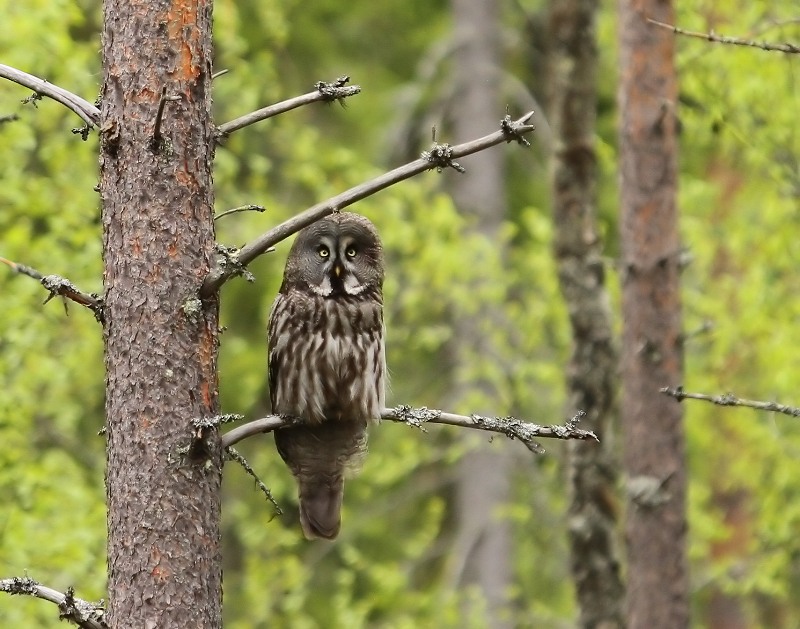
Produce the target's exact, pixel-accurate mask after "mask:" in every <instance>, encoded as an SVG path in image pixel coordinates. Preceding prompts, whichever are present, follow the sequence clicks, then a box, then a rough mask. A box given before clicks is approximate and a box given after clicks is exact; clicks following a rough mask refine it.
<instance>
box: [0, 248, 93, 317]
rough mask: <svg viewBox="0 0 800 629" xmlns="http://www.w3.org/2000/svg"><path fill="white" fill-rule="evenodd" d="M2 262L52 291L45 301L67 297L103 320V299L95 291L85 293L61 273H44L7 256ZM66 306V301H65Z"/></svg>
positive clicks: (0, 259) (1, 259)
mask: <svg viewBox="0 0 800 629" xmlns="http://www.w3.org/2000/svg"><path fill="white" fill-rule="evenodd" d="M0 263H3V264H6V265H8V266H9V267H11V269H12V270H13V271H14V272H15V273H19V274H20V275H27V276H28V277H32V278H33V279H35V280H38V281H39V283H40V284H41V285H42V286H44V287H45V288H46V289H47V290H48V292H49V293H50V294H49V295H48V297H47V299H45V300H44V303H47V302H48V301H50V300H51V299H53V297H56V296H59V297H65V298H66V299H70V300H72V301H74V302H75V303H77V304H80V305H81V306H86V307H87V308H88V309H89V310H91V311H92V312H94V317H95V319H97V320H98V321H99V322H101V323H102V321H103V300H102V298H101V297H99V296H98V295H97V294H95V293H85V292H83V291H82V290H80V289H79V288H78V287H77V286H75V285H74V284H73V283H72V282H70V281H69V280H67V279H64V278H63V277H61V276H59V275H42V274H41V273H40V272H39V271H37V270H36V269H34V268H31V267H29V266H25V265H24V264H17V263H16V262H12V261H11V260H7V259H6V258H0ZM65 307H66V303H65Z"/></svg>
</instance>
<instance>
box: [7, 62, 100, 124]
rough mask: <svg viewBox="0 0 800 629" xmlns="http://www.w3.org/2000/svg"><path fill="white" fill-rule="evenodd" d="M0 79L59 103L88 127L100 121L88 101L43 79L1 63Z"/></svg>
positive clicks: (97, 111)
mask: <svg viewBox="0 0 800 629" xmlns="http://www.w3.org/2000/svg"><path fill="white" fill-rule="evenodd" d="M0 77H2V78H4V79H8V80H9V81H13V82H14V83H18V84H19V85H22V86H24V87H28V88H30V89H32V90H33V91H34V92H36V93H37V94H41V95H42V96H47V97H49V98H52V99H53V100H54V101H56V102H59V103H61V104H62V105H64V107H66V108H67V109H69V110H71V111H73V112H75V113H76V114H77V115H78V116H80V118H81V120H83V121H84V122H85V123H86V125H87V126H89V127H94V126H95V125H97V124H98V123H99V121H100V110H99V109H98V108H97V107H95V106H94V105H92V103H90V102H89V101H88V100H84V99H83V98H81V97H80V96H78V95H76V94H73V93H72V92H69V91H67V90H65V89H64V88H62V87H58V85H54V84H52V83H48V82H47V81H45V80H44V79H40V78H39V77H36V76H33V75H32V74H28V73H27V72H23V71H22V70H17V69H16V68H12V67H11V66H7V65H3V64H2V63H0Z"/></svg>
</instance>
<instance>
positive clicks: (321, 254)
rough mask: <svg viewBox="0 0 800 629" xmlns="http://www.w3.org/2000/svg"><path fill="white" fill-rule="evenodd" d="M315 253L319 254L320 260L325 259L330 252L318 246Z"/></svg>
mask: <svg viewBox="0 0 800 629" xmlns="http://www.w3.org/2000/svg"><path fill="white" fill-rule="evenodd" d="M317 252H318V253H319V257H320V258H327V257H328V256H329V255H331V252H330V251H329V250H328V248H327V247H326V246H325V245H320V246H319V249H317Z"/></svg>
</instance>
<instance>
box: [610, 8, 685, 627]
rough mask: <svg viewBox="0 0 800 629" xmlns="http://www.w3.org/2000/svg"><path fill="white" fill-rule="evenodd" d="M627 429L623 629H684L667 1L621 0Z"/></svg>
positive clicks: (673, 85) (673, 93) (673, 119)
mask: <svg viewBox="0 0 800 629" xmlns="http://www.w3.org/2000/svg"><path fill="white" fill-rule="evenodd" d="M619 17H620V19H619V26H618V30H619V42H620V88H619V103H620V175H621V181H620V189H621V192H620V197H621V198H620V201H621V226H620V228H621V247H622V261H621V272H622V274H623V277H622V279H623V289H622V310H623V319H624V320H623V347H622V361H621V364H622V379H623V387H622V423H623V430H624V434H625V443H624V449H625V456H624V466H625V471H626V474H627V482H628V489H629V497H630V500H629V503H628V505H627V510H626V526H625V534H626V542H627V549H628V602H627V608H628V609H627V614H628V624H629V626H630V627H631V628H632V629H638V628H640V627H641V628H647V629H650V628H651V627H659V628H660V629H661V628H663V629H679V628H683V627H687V626H688V624H689V597H688V577H687V566H686V550H685V544H686V469H685V456H684V435H683V422H682V411H681V406H680V405H679V404H678V403H677V402H676V401H675V400H673V399H672V398H668V397H666V396H664V395H661V394H660V393H659V388H660V387H664V386H676V385H679V384H680V383H681V381H682V374H683V352H682V347H681V300H680V291H679V274H680V240H679V237H678V213H677V209H676V187H677V170H678V169H677V163H678V160H677V148H678V147H677V133H676V124H677V116H676V111H675V108H676V105H677V96H678V94H677V80H676V76H675V67H674V36H673V34H672V33H670V32H669V31H667V30H665V29H662V28H658V27H656V26H654V25H652V24H649V23H648V22H647V18H648V17H649V18H653V19H656V20H659V21H661V22H666V23H669V24H672V23H674V12H673V8H672V5H671V3H670V2H664V1H663V0H620V3H619Z"/></svg>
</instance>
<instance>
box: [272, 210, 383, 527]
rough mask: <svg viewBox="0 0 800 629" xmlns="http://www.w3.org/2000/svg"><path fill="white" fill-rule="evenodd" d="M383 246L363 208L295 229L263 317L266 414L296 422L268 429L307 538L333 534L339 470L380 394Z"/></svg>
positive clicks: (363, 443) (360, 450)
mask: <svg viewBox="0 0 800 629" xmlns="http://www.w3.org/2000/svg"><path fill="white" fill-rule="evenodd" d="M383 336H384V333H383V249H382V247H381V242H380V238H379V237H378V232H377V231H376V229H375V226H374V225H373V224H372V223H371V222H370V221H369V220H367V219H366V218H364V217H363V216H359V215H358V214H351V213H347V212H342V213H334V214H332V215H330V216H328V217H326V218H323V219H321V220H319V221H317V222H316V223H313V224H311V225H310V226H308V227H306V228H305V229H303V230H302V231H301V232H300V233H299V234H298V236H297V239H296V240H295V242H294V244H293V245H292V248H291V250H290V252H289V257H288V259H287V261H286V269H285V271H284V275H283V283H282V285H281V288H280V292H279V294H278V296H277V298H276V299H275V303H274V304H273V306H272V312H271V313H270V317H269V388H270V398H271V401H272V412H273V413H277V414H281V415H291V416H294V417H297V418H299V419H300V420H301V423H299V424H297V425H293V426H289V427H286V428H282V429H280V430H277V431H276V432H275V443H276V445H277V447H278V452H279V453H280V455H281V458H283V460H284V461H285V462H286V464H287V465H288V466H289V469H290V470H291V471H292V474H294V476H295V478H297V482H298V485H299V498H300V524H301V525H302V527H303V533H304V534H305V536H306V537H307V538H309V539H313V538H315V537H323V538H326V539H334V538H335V537H336V536H337V534H338V533H339V528H340V525H341V515H340V511H341V506H342V495H343V491H344V478H345V476H346V475H347V474H348V472H350V473H353V472H355V471H357V469H358V468H359V466H360V464H361V462H362V460H363V458H364V455H365V454H366V448H367V426H368V424H369V422H370V420H373V419H375V420H377V419H378V418H379V417H380V413H381V410H382V409H383V406H384V401H385V386H386V359H385V351H384V339H383Z"/></svg>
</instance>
